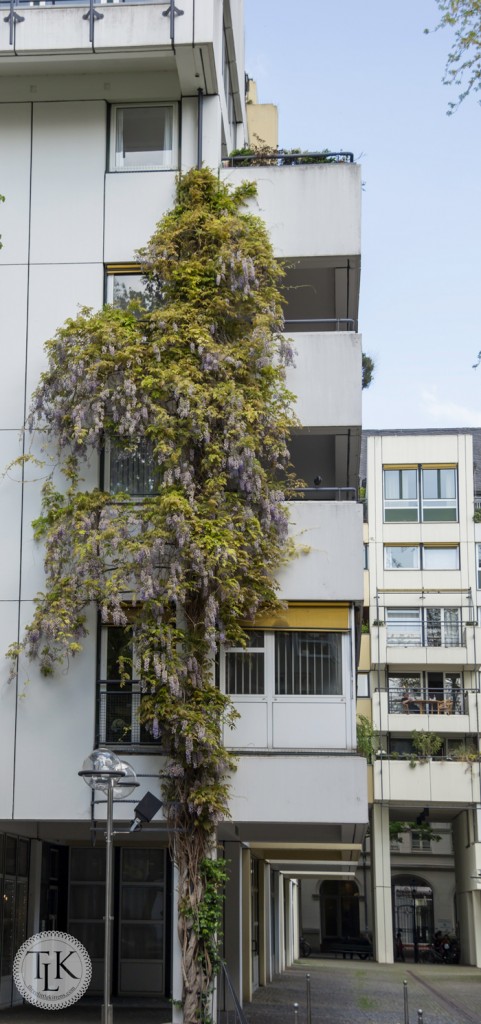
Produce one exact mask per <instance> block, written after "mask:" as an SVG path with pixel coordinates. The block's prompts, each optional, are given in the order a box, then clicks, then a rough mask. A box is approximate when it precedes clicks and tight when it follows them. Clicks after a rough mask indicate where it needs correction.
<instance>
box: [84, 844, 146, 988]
mask: <svg viewBox="0 0 481 1024" xmlns="http://www.w3.org/2000/svg"><path fill="white" fill-rule="evenodd" d="M118 853H119V854H120V859H119V861H117V862H116V867H115V872H114V905H115V906H118V913H116V921H117V924H118V927H117V929H116V930H115V931H114V949H113V966H114V980H115V977H117V979H118V980H117V987H116V992H117V993H118V994H119V995H124V996H128V995H163V993H164V975H165V970H164V958H165V914H164V911H165V872H166V851H165V849H161V848H159V849H143V848H137V847H133V848H131V849H129V848H124V849H121V850H119V851H118ZM104 913H105V848H104V847H95V848H93V849H92V848H91V847H83V848H74V849H72V850H71V851H70V895H69V931H70V933H71V934H72V935H75V936H76V937H77V938H78V939H80V941H81V942H83V944H84V946H85V947H86V949H87V950H88V952H89V953H90V957H91V959H92V968H93V974H92V983H91V986H90V991H91V992H101V991H102V984H103V965H104V961H103V956H104Z"/></svg>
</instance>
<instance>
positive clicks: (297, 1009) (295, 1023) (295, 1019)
mask: <svg viewBox="0 0 481 1024" xmlns="http://www.w3.org/2000/svg"><path fill="white" fill-rule="evenodd" d="M298 1021H299V1003H294V1024H298Z"/></svg>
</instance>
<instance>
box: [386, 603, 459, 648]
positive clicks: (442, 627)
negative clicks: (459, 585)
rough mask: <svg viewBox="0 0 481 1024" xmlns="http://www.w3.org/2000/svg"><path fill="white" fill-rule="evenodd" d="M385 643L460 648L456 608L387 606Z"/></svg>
mask: <svg viewBox="0 0 481 1024" xmlns="http://www.w3.org/2000/svg"><path fill="white" fill-rule="evenodd" d="M386 619H387V643H388V644H396V645H397V646H399V647H460V646H462V645H463V644H464V634H463V630H462V621H461V610H460V609H459V608H424V609H421V608H387V609H386Z"/></svg>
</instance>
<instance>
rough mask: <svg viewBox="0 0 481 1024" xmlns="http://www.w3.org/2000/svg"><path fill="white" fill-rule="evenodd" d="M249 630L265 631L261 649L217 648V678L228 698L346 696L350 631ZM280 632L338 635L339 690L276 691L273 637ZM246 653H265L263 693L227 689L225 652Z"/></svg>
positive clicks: (278, 698) (299, 634) (299, 698)
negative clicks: (237, 691)
mask: <svg viewBox="0 0 481 1024" xmlns="http://www.w3.org/2000/svg"><path fill="white" fill-rule="evenodd" d="M251 631H252V632H254V633H259V632H261V633H263V634H264V647H263V648H261V647H259V646H257V647H245V648H243V647H227V646H223V647H222V649H221V651H220V655H219V676H218V678H219V685H220V688H221V690H222V691H223V692H224V693H227V694H228V695H229V697H230V698H231V699H232V700H234V701H235V702H236V703H237V702H241V703H242V702H243V701H247V702H250V701H255V700H259V701H265V700H274V701H276V702H281V701H287V702H291V701H296V700H300V701H312V700H314V701H326V700H327V701H329V700H331V701H332V700H334V701H339V700H342V699H343V698H344V697H345V695H346V694H347V693H348V692H349V690H348V687H349V678H348V676H349V673H348V670H347V665H348V664H349V654H348V650H347V648H346V646H345V645H346V644H349V643H350V634H349V633H348V632H345V631H342V630H316V629H310V630H302V629H300V630H299V629H286V630H269V629H257V630H256V629H255V627H253V629H252V630H251ZM248 632H250V630H246V633H248ZM280 633H282V634H291V635H294V634H295V635H297V636H299V637H304V638H307V637H308V636H309V635H310V634H312V633H316V634H318V635H319V636H324V637H332V636H336V637H339V638H340V641H339V649H338V653H339V677H338V678H339V684H340V685H339V689H338V691H337V692H335V693H334V692H331V693H307V692H304V693H303V692H297V693H280V692H279V690H278V687H277V671H276V636H278V635H279V634H280ZM249 652H250V653H256V654H259V653H262V652H263V653H264V671H263V679H264V689H263V692H262V693H257V692H252V693H245V692H244V693H235V692H233V691H232V690H231V689H230V688H229V684H228V678H227V660H226V658H227V655H229V654H239V655H244V656H246V655H248V654H249Z"/></svg>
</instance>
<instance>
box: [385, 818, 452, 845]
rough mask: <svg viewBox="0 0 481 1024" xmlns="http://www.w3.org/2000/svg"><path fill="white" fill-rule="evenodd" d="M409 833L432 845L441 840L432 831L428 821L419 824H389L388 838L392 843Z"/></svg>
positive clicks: (394, 822)
mask: <svg viewBox="0 0 481 1024" xmlns="http://www.w3.org/2000/svg"><path fill="white" fill-rule="evenodd" d="M409 832H411V833H412V832H415V833H416V835H417V836H419V838H420V839H428V840H429V841H430V842H432V843H439V842H440V841H441V838H442V837H441V836H440V835H438V833H437V832H435V831H434V829H433V828H432V826H431V825H430V824H429V822H428V821H422V822H420V823H419V824H418V823H417V822H416V821H390V822H389V838H390V839H391V840H392V841H394V842H396V841H399V840H401V839H402V836H403V835H404V834H406V833H409Z"/></svg>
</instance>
